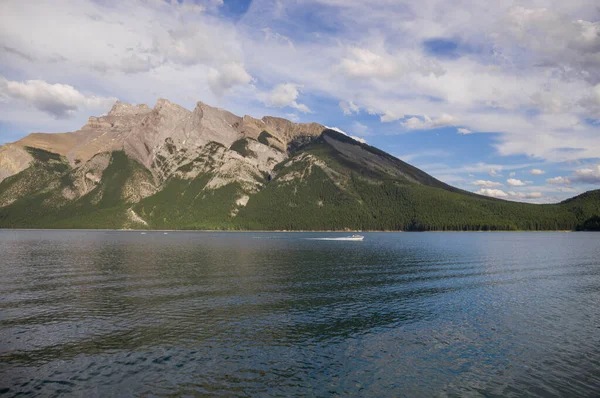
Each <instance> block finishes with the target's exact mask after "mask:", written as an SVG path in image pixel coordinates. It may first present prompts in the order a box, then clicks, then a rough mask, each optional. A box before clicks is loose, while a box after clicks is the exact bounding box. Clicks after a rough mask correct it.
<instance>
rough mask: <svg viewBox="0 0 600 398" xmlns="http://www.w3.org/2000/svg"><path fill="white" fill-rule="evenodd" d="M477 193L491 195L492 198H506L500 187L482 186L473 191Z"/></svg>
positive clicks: (506, 195)
mask: <svg viewBox="0 0 600 398" xmlns="http://www.w3.org/2000/svg"><path fill="white" fill-rule="evenodd" d="M475 193H477V194H479V195H485V196H491V197H493V198H506V197H508V194H507V193H506V192H504V191H503V190H501V189H489V188H482V189H480V190H479V191H477V192H475Z"/></svg>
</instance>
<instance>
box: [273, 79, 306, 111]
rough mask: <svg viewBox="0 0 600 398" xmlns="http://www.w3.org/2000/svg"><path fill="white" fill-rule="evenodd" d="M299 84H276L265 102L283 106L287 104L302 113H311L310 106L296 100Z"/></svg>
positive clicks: (298, 93)
mask: <svg viewBox="0 0 600 398" xmlns="http://www.w3.org/2000/svg"><path fill="white" fill-rule="evenodd" d="M298 87H299V86H298V85H297V84H292V83H285V84H278V85H277V86H275V88H274V89H273V91H271V93H269V94H268V96H267V98H266V101H265V103H266V104H267V106H272V107H277V108H283V107H286V106H289V107H292V108H295V109H297V110H298V111H300V112H302V113H311V110H310V109H309V108H308V106H306V105H304V104H299V103H298V102H296V100H297V99H298V96H299V95H300V91H299V90H298Z"/></svg>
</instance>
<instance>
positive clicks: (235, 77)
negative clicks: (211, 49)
mask: <svg viewBox="0 0 600 398" xmlns="http://www.w3.org/2000/svg"><path fill="white" fill-rule="evenodd" d="M251 81H252V76H250V75H249V74H248V72H246V69H244V65H242V64H239V63H228V64H225V65H223V66H222V67H221V69H220V70H217V69H214V68H211V69H210V70H209V72H208V85H209V86H210V89H211V90H212V91H213V93H215V94H217V95H223V94H225V93H226V92H228V91H229V90H230V89H231V88H233V87H234V86H237V85H243V84H248V83H250V82H251Z"/></svg>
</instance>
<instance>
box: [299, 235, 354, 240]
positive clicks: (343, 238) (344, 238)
mask: <svg viewBox="0 0 600 398" xmlns="http://www.w3.org/2000/svg"><path fill="white" fill-rule="evenodd" d="M364 238H365V237H364V236H362V235H352V236H342V237H339V238H306V239H310V240H354V241H361V240H363V239H364Z"/></svg>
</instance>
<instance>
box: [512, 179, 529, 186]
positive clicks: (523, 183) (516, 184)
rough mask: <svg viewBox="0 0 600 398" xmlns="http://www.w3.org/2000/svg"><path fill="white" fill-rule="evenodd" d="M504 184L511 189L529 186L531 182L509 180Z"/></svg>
mask: <svg viewBox="0 0 600 398" xmlns="http://www.w3.org/2000/svg"><path fill="white" fill-rule="evenodd" d="M506 183H507V184H508V185H510V186H512V187H524V186H525V185H527V184H531V181H521V180H518V179H516V178H509V179H508V180H506Z"/></svg>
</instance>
